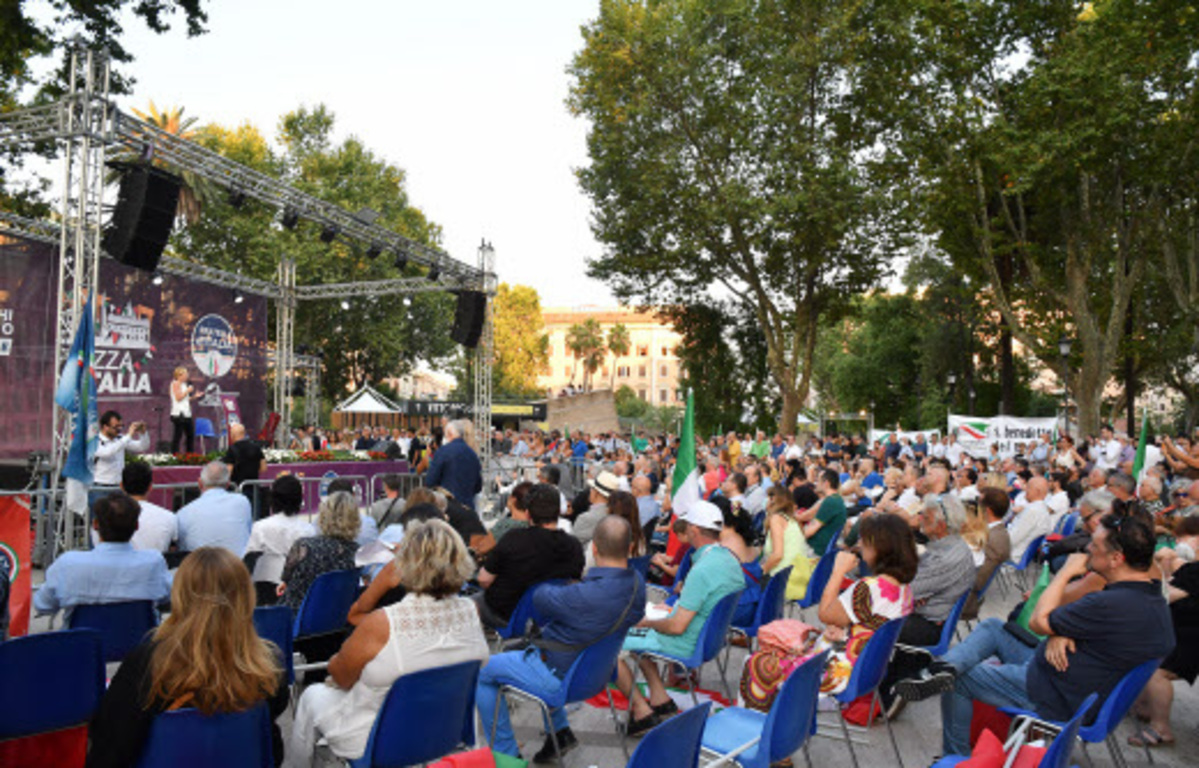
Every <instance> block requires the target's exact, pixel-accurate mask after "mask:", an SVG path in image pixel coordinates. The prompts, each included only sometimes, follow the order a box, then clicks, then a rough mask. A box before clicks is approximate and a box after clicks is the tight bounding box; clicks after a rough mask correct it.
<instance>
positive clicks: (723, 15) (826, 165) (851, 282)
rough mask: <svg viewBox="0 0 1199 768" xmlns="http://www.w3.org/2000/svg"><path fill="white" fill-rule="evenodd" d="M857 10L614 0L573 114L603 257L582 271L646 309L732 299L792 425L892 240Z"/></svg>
mask: <svg viewBox="0 0 1199 768" xmlns="http://www.w3.org/2000/svg"><path fill="white" fill-rule="evenodd" d="M861 9H862V5H861V4H860V3H855V2H849V1H848V0H846V1H845V2H841V1H839V0H834V1H833V2H826V3H801V4H796V3H794V2H784V1H783V0H748V1H747V0H660V1H656V2H649V1H648V0H612V1H610V2H603V3H601V5H600V12H599V18H598V19H597V20H596V21H594V22H593V23H591V24H590V25H588V26H587V27H585V28H584V29H583V38H584V46H583V50H582V51H580V52H579V53H578V54H577V55H576V57H575V59H574V62H573V64H572V66H571V73H572V75H573V78H574V83H573V85H572V90H571V96H570V101H569V104H570V107H571V109H572V110H573V111H574V113H575V114H576V115H580V116H583V117H586V118H587V119H588V120H589V122H590V124H591V129H590V132H589V135H588V154H589V156H590V163H589V165H588V166H586V167H585V168H582V169H580V170H579V171H578V176H579V181H580V183H581V185H582V187H583V190H584V191H585V192H586V193H587V194H588V195H589V196H590V197H591V199H592V204H593V206H594V224H593V230H594V232H595V235H596V237H597V238H598V239H599V240H600V241H601V242H602V243H603V244H604V245H605V252H604V255H603V256H602V257H601V258H599V259H597V260H595V261H593V262H592V263H591V265H590V267H589V272H590V274H591V275H592V276H595V277H598V278H601V279H604V280H606V281H607V282H608V283H609V284H610V285H611V286H612V287H613V289H614V291H615V292H616V294H617V295H618V296H620V297H621V298H629V297H637V298H638V299H639V300H640V301H641V302H643V303H647V304H656V305H663V304H706V303H712V301H713V299H714V298H715V295H714V294H713V293H712V291H713V290H715V291H719V292H720V293H721V294H724V295H727V296H731V297H734V298H735V300H736V302H737V305H738V311H739V312H740V313H742V314H745V315H747V316H749V317H752V318H753V321H754V323H755V324H756V325H757V327H758V328H759V330H760V332H761V334H762V338H763V339H764V342H765V360H766V365H767V367H768V369H769V371H770V375H771V379H772V383H773V386H774V388H775V389H776V390H777V392H778V394H779V397H780V399H781V400H782V409H781V422H782V423H781V425H780V426H781V428H782V429H784V430H787V431H790V430H791V429H793V427H794V424H795V420H796V416H797V415H798V413H799V410H800V408H801V406H802V405H803V403H804V401H805V399H806V398H807V396H808V388H809V384H810V379H811V371H812V365H811V364H812V354H813V351H814V350H815V344H816V334H817V328H818V323H819V320H820V318H821V317H822V316H823V315H824V314H825V313H827V312H829V311H830V310H831V309H833V308H835V307H836V306H837V305H838V304H839V303H840V300H841V297H843V296H845V295H846V294H847V293H852V292H854V291H857V290H860V289H862V288H864V287H866V286H869V285H871V284H873V283H875V282H876V281H877V280H878V279H879V277H880V275H881V273H882V261H883V254H886V253H888V252H890V251H893V249H894V247H895V243H894V241H893V238H892V231H891V230H890V229H889V227H888V226H886V225H887V224H888V221H887V219H886V217H885V216H884V215H883V213H884V211H885V210H886V209H885V207H884V204H885V202H886V201H887V200H888V197H887V192H888V190H886V189H885V188H884V187H883V186H882V185H881V184H878V183H874V182H873V181H872V180H871V179H869V178H868V175H869V167H868V165H867V163H868V161H869V160H870V159H871V158H872V156H873V155H874V154H875V149H876V143H875V141H874V139H875V137H876V135H877V134H876V133H875V132H874V131H873V128H872V126H871V125H869V124H868V123H867V122H866V121H864V120H860V119H858V118H857V117H855V114H856V112H857V110H855V109H853V108H852V105H853V104H854V103H855V102H857V101H859V100H864V99H867V98H868V94H867V93H865V92H864V90H869V85H868V84H867V83H864V82H863V81H862V80H860V79H859V78H858V77H857V76H856V74H855V72H856V62H857V57H859V56H860V55H864V53H865V50H866V48H868V47H869V46H871V45H872V42H871V41H872V40H873V36H872V35H871V34H868V33H863V30H862V29H861V22H862V21H863V19H862V16H861V12H862V11H861Z"/></svg>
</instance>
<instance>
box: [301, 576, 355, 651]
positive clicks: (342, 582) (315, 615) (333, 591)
mask: <svg viewBox="0 0 1199 768" xmlns="http://www.w3.org/2000/svg"><path fill="white" fill-rule="evenodd" d="M357 599H358V569H357V568H352V569H348V570H344V571H329V572H328V573H322V574H321V575H320V576H317V577H316V580H315V581H313V582H312V586H311V587H309V588H308V593H307V594H305V595H304V602H303V603H301V604H300V610H298V611H296V621H295V626H294V628H293V629H292V636H293V637H303V636H305V635H320V634H324V633H325V632H336V631H337V630H339V629H341V628H343V627H344V626H345V625H346V616H348V615H349V613H350V606H352V605H353V604H354V601H355V600H357Z"/></svg>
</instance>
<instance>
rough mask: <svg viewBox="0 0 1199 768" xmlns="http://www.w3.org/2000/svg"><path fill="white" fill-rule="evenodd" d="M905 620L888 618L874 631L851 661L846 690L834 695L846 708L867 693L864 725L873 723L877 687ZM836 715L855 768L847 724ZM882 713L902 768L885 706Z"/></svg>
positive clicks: (854, 757) (838, 713) (897, 759)
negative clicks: (868, 709) (867, 716)
mask: <svg viewBox="0 0 1199 768" xmlns="http://www.w3.org/2000/svg"><path fill="white" fill-rule="evenodd" d="M906 619H907V617H906V616H905V617H903V618H899V619H891V620H890V621H888V622H887V623H886V624H884V625H882V626H881V627H879V628H878V629H876V630H875V631H874V634H873V635H871V636H870V639H869V640H867V641H866V646H865V647H864V648H863V649H862V653H861V655H860V656H858V660H857V661H856V662H855V663H854V665H853V671H852V672H850V673H849V682H848V683H847V684H846V686H845V690H843V691H841V693H838V694H837V695H836V696H835V697H834V698H835V699H836V700H837V703H838V704H840V705H841V706H842V707H845V706H848V705H849V704H851V703H853V701H854V700H855V699H859V698H861V697H862V696H867V695H868V696H870V713H871V717H870V720H869V721H868V722H867V727H869V726H870V725H871V724H873V723H874V708H875V705H876V704H877V702H878V686H879V684H880V683H881V682H882V681H883V677H884V675H886V673H887V665H888V664H890V663H891V655H892V654H893V653H894V652H895V642H896V641H897V640H898V639H899V632H900V630H902V629H903V623H904V621H906ZM835 714H836V716H837V720H838V722H840V723H841V733H842V735H843V736H844V738H845V743H846V745H848V747H849V756H850V758H852V760H853V765H854V768H858V756H857V753H856V752H854V748H853V741H852V740H851V739H850V736H849V726H848V725H847V724H846V722H845V718H844V717H842V716H841V713H840V712H836V713H835ZM882 716H883V723H884V724H886V726H887V735H888V736H889V737H890V738H891V747H892V748H893V749H894V750H895V760H896V762H897V763H898V764H899V766H900V768H903V756H902V755H900V754H899V744H898V743H897V742H896V741H895V732H894V731H892V730H891V721H890V720H889V719H888V718H887V712H886V710H885V709H884V710H882Z"/></svg>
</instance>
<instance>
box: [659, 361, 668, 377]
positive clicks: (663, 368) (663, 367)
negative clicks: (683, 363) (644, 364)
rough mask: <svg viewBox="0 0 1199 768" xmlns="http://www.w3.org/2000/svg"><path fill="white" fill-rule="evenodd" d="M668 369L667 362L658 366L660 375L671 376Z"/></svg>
mask: <svg viewBox="0 0 1199 768" xmlns="http://www.w3.org/2000/svg"><path fill="white" fill-rule="evenodd" d="M666 371H667V368H666V364H665V363H663V364H662V365H659V366H658V375H659V376H669V375H670V374H669V373H667V372H666Z"/></svg>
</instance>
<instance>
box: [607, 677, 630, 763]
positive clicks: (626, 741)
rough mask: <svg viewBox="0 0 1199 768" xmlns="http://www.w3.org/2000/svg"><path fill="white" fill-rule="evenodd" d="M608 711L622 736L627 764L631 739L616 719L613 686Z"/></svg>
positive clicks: (610, 691) (621, 741)
mask: <svg viewBox="0 0 1199 768" xmlns="http://www.w3.org/2000/svg"><path fill="white" fill-rule="evenodd" d="M617 663H623V662H617ZM636 684H637V681H636V680H634V681H633V685H636ZM608 711H609V712H610V713H611V714H612V725H613V726H614V727H615V728H616V732H617V733H619V734H620V748H621V749H623V750H624V759H625V762H626V763H627V762H628V761H629V737H628V734H627V733H626V732H625V729H624V728H622V727H620V721H619V720H617V719H616V705H615V704H613V703H612V687H611V686H609V687H608Z"/></svg>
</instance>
